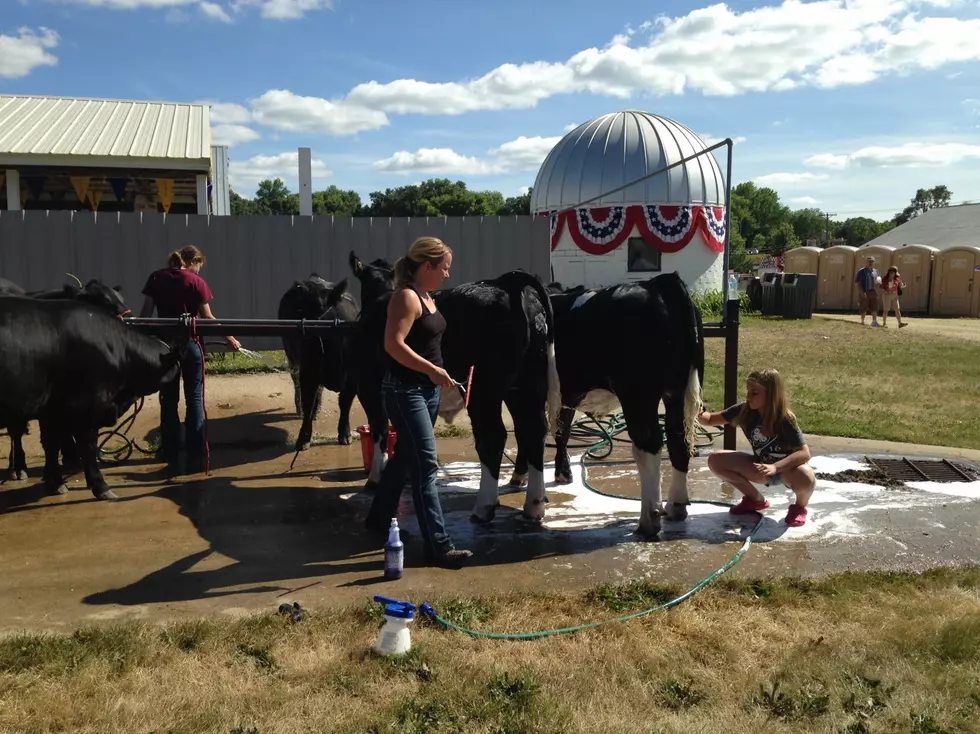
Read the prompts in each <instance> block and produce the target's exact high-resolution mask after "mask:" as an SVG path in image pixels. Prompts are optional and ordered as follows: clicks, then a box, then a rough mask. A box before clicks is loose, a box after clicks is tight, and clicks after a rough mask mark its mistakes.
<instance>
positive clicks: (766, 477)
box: [698, 369, 817, 527]
mask: <svg viewBox="0 0 980 734" xmlns="http://www.w3.org/2000/svg"><path fill="white" fill-rule="evenodd" d="M746 393H747V394H746V397H745V402H743V403H738V404H736V405H732V406H729V407H728V408H725V410H723V411H720V412H718V413H708V412H704V413H702V414H701V415H700V416H699V417H698V422H700V423H701V424H702V425H705V426H723V425H725V424H726V423H730V424H732V425H733V426H738V427H740V428H741V429H742V432H743V433H744V434H745V437H746V438H747V439H748V440H749V443H750V444H751V445H752V453H751V454H748V453H745V452H743V451H715V452H713V453H712V454H711V455H710V456H708V469H710V470H711V471H712V473H714V474H715V475H717V476H718V477H720V478H721V479H724V480H725V481H726V482H728V483H729V484H731V485H732V486H733V487H735V489H737V490H738V491H739V492H741V493H742V495H743V497H742V500H741V502H739V503H738V504H737V505H735V506H734V507H732V508H731V510H729V512H731V513H732V514H733V515H744V514H746V513H749V512H761V511H762V510H765V509H766V508H768V507H769V500H767V499H766V498H765V497H764V496H763V495H762V493H761V492H760V491H759V490H758V489H756V488H755V486H754V484H764V485H765V486H767V487H772V486H775V485H777V484H782V485H783V486H784V487H788V488H789V489H792V490H793V492H794V493H795V495H796V502H794V503H793V504H791V505H790V506H789V510H788V512H787V513H786V519H785V522H786V524H787V525H791V526H793V527H800V526H801V525H804V524H805V523H806V516H807V509H806V508H807V505H808V504H809V502H810V495H812V494H813V490H814V488H815V487H816V485H817V478H816V476H815V475H814V473H813V469H811V468H810V467H809V466H808V465H807V462H808V461H810V448H809V446H807V443H806V438H805V437H804V436H803V433H802V431H800V427H799V425H798V424H797V422H796V416H795V415H793V411H791V410H790V407H789V396H788V394H787V391H786V385H785V383H784V382H783V378H782V377H781V376H780V374H779V372H777V371H776V370H772V369H770V370H761V371H759V372H753V373H752V374H751V375H749V376H748V379H747V380H746Z"/></svg>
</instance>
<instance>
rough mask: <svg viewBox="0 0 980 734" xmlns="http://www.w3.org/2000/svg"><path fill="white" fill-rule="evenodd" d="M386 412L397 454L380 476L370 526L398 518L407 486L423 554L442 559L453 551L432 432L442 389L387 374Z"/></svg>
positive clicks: (382, 524) (370, 514)
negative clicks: (443, 514) (440, 491)
mask: <svg viewBox="0 0 980 734" xmlns="http://www.w3.org/2000/svg"><path fill="white" fill-rule="evenodd" d="M382 389H383V391H384V400H385V408H386V409H387V411H388V417H389V418H390V419H391V423H392V426H393V427H394V429H395V431H396V432H397V433H398V441H397V442H396V444H395V453H394V455H393V456H392V457H391V459H390V460H389V461H388V463H387V464H386V465H385V468H384V471H383V472H382V474H381V484H380V486H379V487H378V489H377V491H376V493H375V495H374V501H373V502H372V503H371V511H370V512H369V513H368V524H369V525H371V526H375V527H382V526H384V527H386V526H387V525H389V524H390V523H391V518H393V517H395V516H396V515H397V514H398V501H399V499H400V498H401V495H402V492H403V491H404V490H405V488H406V487H408V486H411V488H412V499H413V500H414V502H415V513H416V516H417V517H418V521H419V531H420V532H421V534H422V540H423V542H424V543H425V548H426V551H427V552H428V553H430V554H432V555H436V556H438V555H440V554H442V553H445V552H447V551H450V550H452V549H453V543H452V541H451V540H450V539H449V534H448V533H447V532H446V523H445V520H444V519H443V516H442V504H441V503H440V502H439V490H438V488H437V487H436V475H437V473H438V471H439V459H438V455H437V453H436V436H435V432H434V431H433V427H434V426H435V422H436V417H437V415H438V413H439V396H440V388H439V387H438V386H436V385H431V384H430V385H422V386H420V385H413V384H410V383H406V382H402V381H401V380H399V379H397V378H394V377H391V376H390V375H386V376H385V378H384V381H383V382H382Z"/></svg>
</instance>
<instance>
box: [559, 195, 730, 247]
mask: <svg viewBox="0 0 980 734" xmlns="http://www.w3.org/2000/svg"><path fill="white" fill-rule="evenodd" d="M542 214H547V215H549V217H550V219H551V249H552V250H553V249H555V248H556V247H557V246H558V242H559V241H560V240H561V236H562V232H563V230H564V229H565V228H566V227H567V228H568V233H569V235H571V238H572V241H573V242H574V243H575V245H576V246H577V247H578V248H579V249H580V250H582V251H583V252H586V253H588V254H590V255H605V254H607V253H609V252H612V251H613V250H615V249H616V248H617V247H619V246H620V245H621V244H623V243H624V242H625V241H626V240H627V239H628V238H629V236H630V235H631V234H632V233H633V230H634V229H636V230H637V233H638V234H639V236H640V237H642V238H643V241H644V242H646V243H647V244H648V245H649V246H650V247H653V248H654V249H656V250H659V251H660V252H664V253H675V252H680V251H681V250H683V249H684V248H685V247H686V246H687V244H688V243H689V242H690V241H691V240H692V239H693V238H694V235H695V234H700V235H701V238H702V240H703V241H704V243H705V245H707V247H708V249H710V250H712V251H713V252H724V250H725V208H724V207H720V206H664V205H660V204H654V205H646V206H644V205H634V206H627V207H622V206H613V207H596V208H591V209H577V210H575V211H564V212H561V213H559V212H557V211H552V212H542Z"/></svg>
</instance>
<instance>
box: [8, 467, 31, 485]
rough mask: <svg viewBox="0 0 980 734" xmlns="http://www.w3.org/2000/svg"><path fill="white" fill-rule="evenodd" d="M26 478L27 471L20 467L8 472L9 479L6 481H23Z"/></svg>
mask: <svg viewBox="0 0 980 734" xmlns="http://www.w3.org/2000/svg"><path fill="white" fill-rule="evenodd" d="M26 478H27V472H25V471H21V470H20V469H18V470H17V471H11V472H8V473H7V479H6V480H5V481H8V482H22V481H24V480H25V479H26Z"/></svg>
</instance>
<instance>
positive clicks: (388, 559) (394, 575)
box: [385, 517, 405, 580]
mask: <svg viewBox="0 0 980 734" xmlns="http://www.w3.org/2000/svg"><path fill="white" fill-rule="evenodd" d="M404 570H405V544H404V543H402V540H401V537H400V534H399V532H398V518H397V517H393V518H391V527H390V528H389V529H388V542H387V543H385V578H386V579H389V580H394V579H400V578H401V577H402V572H403V571H404Z"/></svg>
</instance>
